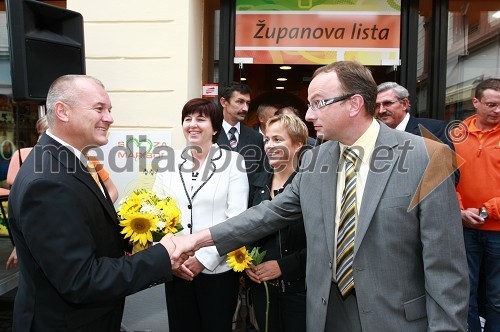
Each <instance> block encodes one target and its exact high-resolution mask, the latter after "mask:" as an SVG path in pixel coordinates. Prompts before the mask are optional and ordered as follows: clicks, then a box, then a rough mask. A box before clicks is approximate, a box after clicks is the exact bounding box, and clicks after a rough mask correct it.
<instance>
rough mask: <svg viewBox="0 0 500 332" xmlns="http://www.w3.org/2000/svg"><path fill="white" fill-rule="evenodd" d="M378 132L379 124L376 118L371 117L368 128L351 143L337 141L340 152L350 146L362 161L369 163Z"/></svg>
mask: <svg viewBox="0 0 500 332" xmlns="http://www.w3.org/2000/svg"><path fill="white" fill-rule="evenodd" d="M379 132H380V124H379V123H378V122H377V120H375V119H373V120H372V123H371V124H370V126H369V127H368V129H367V130H366V131H365V132H364V133H363V135H361V137H360V138H358V140H357V141H356V142H354V144H353V145H351V146H347V145H345V144H342V143H340V142H339V146H340V151H341V153H343V152H344V150H345V148H346V147H349V148H352V149H353V150H354V151H355V152H356V154H357V155H358V157H359V158H360V159H361V161H362V162H363V163H369V162H370V158H371V156H372V153H373V149H374V148H375V142H376V141H377V137H378V133H379Z"/></svg>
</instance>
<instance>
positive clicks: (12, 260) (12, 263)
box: [5, 247, 17, 270]
mask: <svg viewBox="0 0 500 332" xmlns="http://www.w3.org/2000/svg"><path fill="white" fill-rule="evenodd" d="M5 267H6V268H7V270H10V269H13V268H16V267H17V252H16V247H14V249H12V252H11V253H10V256H9V258H8V259H7V263H6V264H5Z"/></svg>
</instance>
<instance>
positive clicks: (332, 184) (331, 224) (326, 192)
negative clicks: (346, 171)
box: [316, 142, 340, 257]
mask: <svg viewBox="0 0 500 332" xmlns="http://www.w3.org/2000/svg"><path fill="white" fill-rule="evenodd" d="M320 148H321V147H320ZM339 158H340V148H339V144H338V143H337V142H335V143H334V144H333V146H332V147H331V148H330V151H328V153H327V159H326V160H325V162H324V163H320V168H321V166H322V165H328V166H329V167H328V170H329V171H328V174H327V176H325V177H324V181H323V182H322V190H321V193H322V194H321V197H322V199H323V204H321V205H323V218H324V219H323V222H324V224H325V232H326V234H325V236H326V242H327V245H328V251H329V254H330V257H333V238H334V237H335V211H336V202H337V174H338V173H337V166H338V163H339ZM316 171H321V169H320V170H316Z"/></svg>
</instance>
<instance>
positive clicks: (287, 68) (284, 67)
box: [280, 66, 292, 70]
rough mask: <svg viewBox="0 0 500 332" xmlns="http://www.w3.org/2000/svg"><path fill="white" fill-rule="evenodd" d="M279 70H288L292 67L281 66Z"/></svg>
mask: <svg viewBox="0 0 500 332" xmlns="http://www.w3.org/2000/svg"><path fill="white" fill-rule="evenodd" d="M280 69H281V70H290V69H292V67H290V66H281V67H280Z"/></svg>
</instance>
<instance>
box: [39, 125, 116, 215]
mask: <svg viewBox="0 0 500 332" xmlns="http://www.w3.org/2000/svg"><path fill="white" fill-rule="evenodd" d="M40 144H41V145H43V146H44V147H43V149H44V150H47V151H49V152H50V154H51V155H52V156H53V158H54V159H56V160H57V161H58V162H59V163H60V164H61V165H62V166H63V167H64V168H65V169H66V170H61V171H62V172H64V171H65V172H67V174H68V175H72V176H74V177H76V178H78V179H79V180H80V181H81V182H83V183H84V184H85V185H86V186H87V187H89V189H90V190H91V191H92V192H93V193H94V195H96V196H97V197H98V198H99V200H100V201H101V204H102V205H103V206H104V208H105V210H106V211H107V212H108V214H109V215H110V217H111V219H112V220H113V221H115V220H116V211H115V209H114V207H113V204H110V202H109V201H108V200H107V198H106V197H105V195H104V194H103V192H102V191H101V189H100V188H99V186H98V185H97V183H95V181H94V179H93V178H92V176H91V175H90V174H89V173H88V171H87V168H86V167H85V166H84V165H83V164H82V163H81V162H80V159H78V157H77V156H75V154H74V153H73V152H72V151H71V150H70V149H68V148H67V147H65V146H63V145H61V144H60V143H59V142H57V141H56V140H54V139H52V138H51V137H50V136H48V135H46V134H44V136H42V138H41V139H40ZM61 151H64V153H61Z"/></svg>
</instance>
